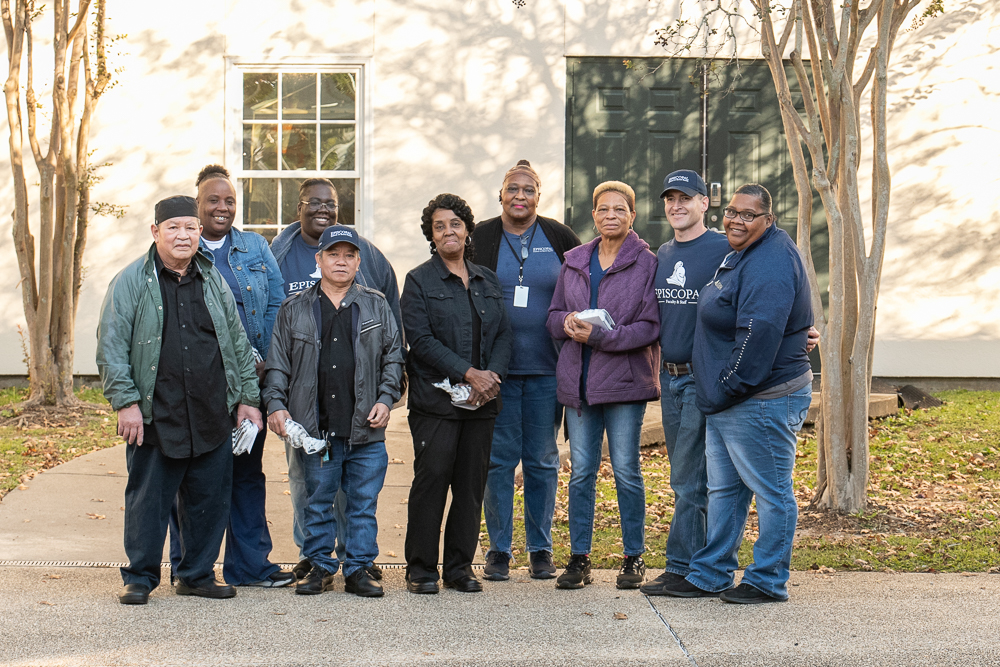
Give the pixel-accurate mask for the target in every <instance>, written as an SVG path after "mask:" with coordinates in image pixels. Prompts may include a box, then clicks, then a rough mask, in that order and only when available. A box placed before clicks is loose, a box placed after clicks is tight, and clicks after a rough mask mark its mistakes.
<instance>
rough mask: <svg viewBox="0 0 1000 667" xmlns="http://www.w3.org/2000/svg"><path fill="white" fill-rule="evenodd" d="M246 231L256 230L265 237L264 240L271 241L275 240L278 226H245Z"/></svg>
mask: <svg viewBox="0 0 1000 667" xmlns="http://www.w3.org/2000/svg"><path fill="white" fill-rule="evenodd" d="M243 231H245V232H254V233H255V234H260V235H261V236H263V237H264V240H265V241H267V242H268V243H270V242H271V241H273V240H274V237H275V236H277V235H278V228H277V227H252V226H250V227H243Z"/></svg>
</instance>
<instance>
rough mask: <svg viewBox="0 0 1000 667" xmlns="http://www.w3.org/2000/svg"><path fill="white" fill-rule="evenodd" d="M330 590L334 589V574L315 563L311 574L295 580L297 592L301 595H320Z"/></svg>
mask: <svg viewBox="0 0 1000 667" xmlns="http://www.w3.org/2000/svg"><path fill="white" fill-rule="evenodd" d="M329 590H333V575H332V574H330V573H329V572H327V571H326V570H324V569H323V568H321V567H316V566H315V565H314V566H313V569H311V570H309V574H307V575H306V576H305V577H304V578H302V579H299V580H298V581H297V582H295V592H296V593H298V594H299V595H319V594H320V593H322V592H323V591H329Z"/></svg>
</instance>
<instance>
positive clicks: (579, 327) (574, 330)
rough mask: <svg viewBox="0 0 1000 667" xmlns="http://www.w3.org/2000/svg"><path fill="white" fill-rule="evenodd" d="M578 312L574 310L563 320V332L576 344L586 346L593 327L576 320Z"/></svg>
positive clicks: (578, 319)
mask: <svg viewBox="0 0 1000 667" xmlns="http://www.w3.org/2000/svg"><path fill="white" fill-rule="evenodd" d="M578 312H579V311H576V310H574V311H573V312H572V313H570V314H568V315H567V316H566V318H565V319H563V331H565V332H566V335H567V336H569V337H570V338H572V339H573V340H575V341H576V342H577V343H582V344H584V345H586V344H587V341H589V340H590V333H591V332H592V331H593V330H594V325H593V324H590V323H588V322H584V321H583V320H581V319H580V318H578V317H577V313H578Z"/></svg>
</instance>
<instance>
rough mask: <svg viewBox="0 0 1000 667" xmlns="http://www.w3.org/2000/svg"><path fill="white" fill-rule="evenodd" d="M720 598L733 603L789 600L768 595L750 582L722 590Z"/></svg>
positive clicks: (762, 602)
mask: <svg viewBox="0 0 1000 667" xmlns="http://www.w3.org/2000/svg"><path fill="white" fill-rule="evenodd" d="M719 599H720V600H722V601H723V602H731V603H733V604H764V603H766V602H787V600H782V599H781V598H776V597H772V596H770V595H768V594H767V593H765V592H764V591H762V590H760V589H759V588H755V587H753V586H751V585H750V584H740V585H739V586H737V587H736V588H730V589H729V590H728V591H722V593H721V594H720V595H719Z"/></svg>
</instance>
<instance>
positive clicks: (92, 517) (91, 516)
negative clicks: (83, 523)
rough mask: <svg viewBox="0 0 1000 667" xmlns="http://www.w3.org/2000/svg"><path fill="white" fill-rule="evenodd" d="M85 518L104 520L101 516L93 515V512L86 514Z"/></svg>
mask: <svg viewBox="0 0 1000 667" xmlns="http://www.w3.org/2000/svg"><path fill="white" fill-rule="evenodd" d="M87 516H88V517H89V518H91V519H103V518H105V517H104V515H103V514H94V513H93V512H87Z"/></svg>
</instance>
